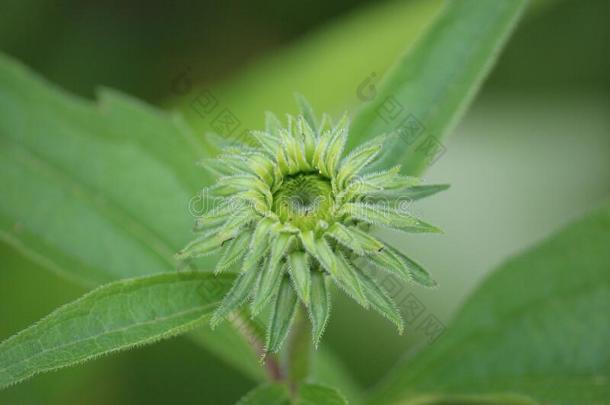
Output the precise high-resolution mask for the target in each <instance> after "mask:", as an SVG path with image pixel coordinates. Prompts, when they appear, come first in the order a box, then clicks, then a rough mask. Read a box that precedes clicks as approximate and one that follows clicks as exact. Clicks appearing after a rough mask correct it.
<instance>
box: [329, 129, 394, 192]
mask: <svg viewBox="0 0 610 405" xmlns="http://www.w3.org/2000/svg"><path fill="white" fill-rule="evenodd" d="M383 139H384V138H377V139H374V140H373V141H370V142H367V143H366V144H364V145H362V146H361V147H359V148H357V149H356V150H354V151H353V152H351V153H350V154H349V155H348V156H347V157H346V158H345V159H343V161H342V162H341V167H340V168H339V173H338V174H337V183H338V184H339V185H344V184H345V183H346V182H347V181H349V180H351V178H352V177H353V176H355V175H356V174H358V173H359V172H360V171H361V170H362V169H364V167H365V166H366V165H368V164H369V163H371V162H372V161H373V160H374V159H375V157H377V155H379V152H381V146H382V144H383Z"/></svg>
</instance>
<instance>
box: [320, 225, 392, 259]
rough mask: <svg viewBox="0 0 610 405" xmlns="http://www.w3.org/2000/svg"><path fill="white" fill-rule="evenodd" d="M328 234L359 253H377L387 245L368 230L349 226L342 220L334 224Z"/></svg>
mask: <svg viewBox="0 0 610 405" xmlns="http://www.w3.org/2000/svg"><path fill="white" fill-rule="evenodd" d="M327 234H328V235H329V236H331V237H332V238H333V239H335V240H336V241H338V242H339V243H341V244H342V245H343V246H345V247H347V248H349V249H350V250H352V251H353V252H354V253H356V254H358V255H364V254H367V253H368V254H376V253H378V252H379V251H381V250H383V248H384V246H385V245H384V244H383V243H382V242H381V241H378V240H377V239H375V238H374V237H372V236H370V235H369V234H367V233H366V232H363V231H361V230H360V229H358V228H356V227H347V226H345V225H342V224H341V223H340V222H335V223H334V224H332V225H331V226H330V228H329V229H328V232H327Z"/></svg>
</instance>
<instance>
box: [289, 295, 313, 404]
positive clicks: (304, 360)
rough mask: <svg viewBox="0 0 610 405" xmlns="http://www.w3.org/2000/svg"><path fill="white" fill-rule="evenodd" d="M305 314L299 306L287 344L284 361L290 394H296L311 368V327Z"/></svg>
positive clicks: (303, 309) (302, 307)
mask: <svg viewBox="0 0 610 405" xmlns="http://www.w3.org/2000/svg"><path fill="white" fill-rule="evenodd" d="M306 314H307V312H306V309H305V307H304V306H303V305H301V306H299V308H298V310H297V313H296V315H295V317H296V319H295V321H294V324H293V327H292V330H291V331H290V335H289V336H288V342H287V345H286V352H285V361H286V370H287V372H288V376H287V381H286V383H287V384H288V386H289V388H290V390H291V392H293V393H294V392H296V390H297V388H298V386H299V384H300V383H301V382H302V381H303V380H305V379H306V378H307V377H308V375H309V371H310V368H311V354H312V343H311V327H310V326H309V324H308V320H307V315H306Z"/></svg>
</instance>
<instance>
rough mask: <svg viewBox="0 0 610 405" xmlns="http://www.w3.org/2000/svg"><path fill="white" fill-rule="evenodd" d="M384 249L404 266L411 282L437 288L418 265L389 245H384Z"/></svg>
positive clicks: (428, 275) (434, 282) (430, 277)
mask: <svg viewBox="0 0 610 405" xmlns="http://www.w3.org/2000/svg"><path fill="white" fill-rule="evenodd" d="M386 247H387V248H388V253H390V254H392V255H393V256H394V257H395V258H396V259H398V260H400V262H401V263H402V264H403V265H404V266H405V268H406V269H407V271H408V272H409V274H410V275H411V278H412V279H413V281H415V282H416V283H417V284H420V285H423V286H425V287H436V286H437V283H436V281H434V279H433V278H432V276H430V274H429V273H428V272H427V271H426V270H425V269H424V268H423V267H422V266H421V265H420V264H419V263H417V262H416V261H414V260H412V259H410V258H408V257H407V256H405V255H404V254H402V253H400V252H399V251H398V250H397V249H395V248H393V247H392V246H390V245H386Z"/></svg>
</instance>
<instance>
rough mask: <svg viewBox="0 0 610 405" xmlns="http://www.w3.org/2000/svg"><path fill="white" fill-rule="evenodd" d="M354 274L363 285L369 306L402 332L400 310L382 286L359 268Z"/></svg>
mask: <svg viewBox="0 0 610 405" xmlns="http://www.w3.org/2000/svg"><path fill="white" fill-rule="evenodd" d="M356 274H357V276H358V279H359V281H360V284H361V285H362V286H363V290H364V292H365V294H366V297H367V299H368V301H369V303H370V304H371V307H372V308H373V309H374V310H375V311H377V312H379V313H380V314H381V315H383V316H384V317H386V318H387V319H389V320H390V321H392V322H393V323H394V325H396V327H397V328H398V333H400V334H402V333H403V331H404V323H403V320H402V316H401V315H400V311H399V310H398V307H397V306H396V303H395V302H394V301H393V300H392V298H391V297H390V294H388V292H387V291H385V290H384V289H383V287H381V286H379V284H378V283H377V282H376V281H375V280H373V279H372V278H371V277H369V276H368V275H366V274H365V273H364V272H363V271H361V270H356Z"/></svg>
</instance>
